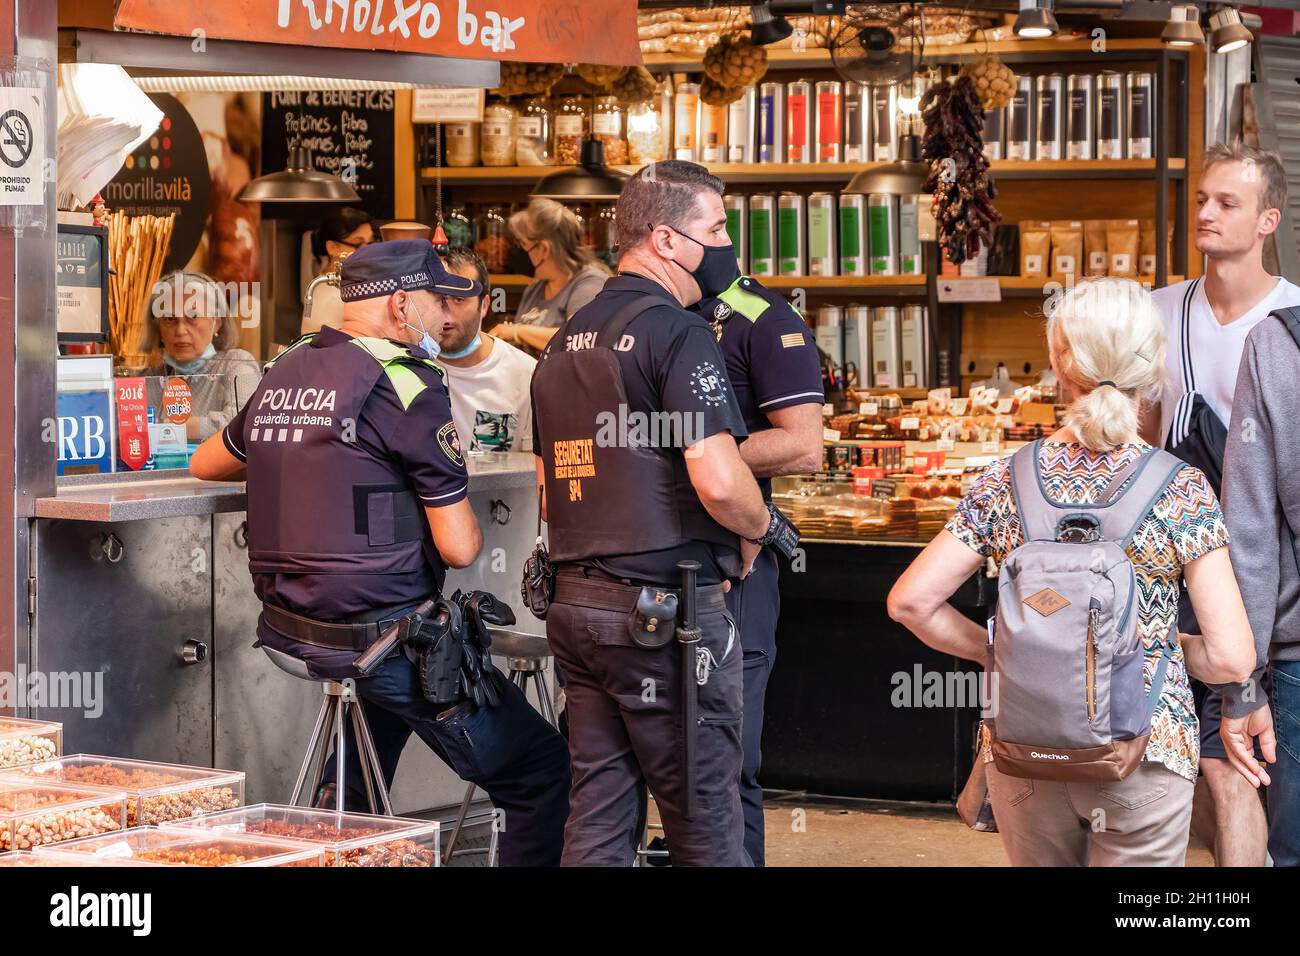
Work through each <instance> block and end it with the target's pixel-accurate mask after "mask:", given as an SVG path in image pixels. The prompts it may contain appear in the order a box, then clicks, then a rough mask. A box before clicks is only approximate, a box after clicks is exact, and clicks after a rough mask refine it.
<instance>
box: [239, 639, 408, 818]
mask: <svg viewBox="0 0 1300 956" xmlns="http://www.w3.org/2000/svg"><path fill="white" fill-rule="evenodd" d="M262 650H263V651H265V652H266V655H267V656H268V657H269V658H271V660H272V661H274V662H275V664H276V666H277V667H279V668H280V670H282V671H284V672H285V673H287V674H292V675H293V676H294V677H298V678H300V679H302V680H315V681H318V683H319V684H320V685H321V691H322V699H321V704H320V712H319V713H318V714H317V715H316V726H315V727H313V728H312V732H311V737H310V738H309V739H308V741H307V752H306V753H305V754H303V758H302V766H301V768H299V770H298V779H297V781H296V782H295V783H294V785H293V796H291V797H290V798H289V805H290V806H295V807H296V806H298V805H299V801H300V800H301V799H302V792H303V786H304V784H305V783H306V782H307V773H308V771H309V770H310V769H311V768H312V766H315V768H316V770H315V774H314V776H313V779H312V785H311V790H310V795H311V798H314V797H315V795H316V793H317V792H319V790H320V785H321V778H322V777H323V776H324V775H325V761H326V759H327V758H328V756H329V753H330V750H331V744H332V745H333V751H334V753H335V755H336V758H335V761H334V763H335V773H336V775H337V778H338V779H337V781H336V784H335V808H336V809H337V810H338V811H339V812H340V813H342V812H343V807H344V800H345V799H346V794H347V780H346V773H347V726H348V721H349V720H351V722H352V732H353V736H355V737H356V740H357V746H358V747H359V748H360V750H361V777H362V780H363V782H364V784H365V790H366V801H367V803H368V804H369V805H370V812H371V813H382V814H384V815H385V816H390V817H391V816H392V815H393V805H392V803H391V802H390V801H389V798H388V788H387V786H385V784H384V771H383V768H382V766H381V765H380V763H379V753H378V752H377V751H376V750H375V741H374V738H373V737H371V735H370V724H369V723H368V722H367V721H366V712H365V710H364V708H363V707H362V705H361V698H360V697H358V696H357V688H356V683H355V682H354V681H353V680H351V679H348V680H344V681H333V680H320V679H319V678H316V677H312V676H311V674H309V673H308V671H307V665H306V664H305V663H304V662H302V661H300V660H299V659H298V658H296V657H291V656H290V655H288V654H284V653H282V652H280V651H277V650H275V649H273V648H270V647H266V646H265V645H263V647H262ZM381 808H382V809H381Z"/></svg>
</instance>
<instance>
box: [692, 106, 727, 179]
mask: <svg viewBox="0 0 1300 956" xmlns="http://www.w3.org/2000/svg"><path fill="white" fill-rule="evenodd" d="M699 148H700V161H701V162H705V163H721V162H725V161H726V159H727V108H726V107H725V106H710V105H709V104H708V103H705V102H704V101H703V100H701V101H700V142H699Z"/></svg>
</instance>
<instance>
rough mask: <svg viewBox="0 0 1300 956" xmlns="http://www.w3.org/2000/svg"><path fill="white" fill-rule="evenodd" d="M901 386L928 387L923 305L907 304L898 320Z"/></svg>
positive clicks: (928, 365)
mask: <svg viewBox="0 0 1300 956" xmlns="http://www.w3.org/2000/svg"><path fill="white" fill-rule="evenodd" d="M898 338H899V357H900V358H901V360H902V371H901V374H902V377H903V382H902V387H903V388H929V385H930V379H929V371H930V334H929V326H928V323H927V322H926V309H925V306H923V305H907V306H904V307H903V314H902V316H901V318H900V322H899V330H898Z"/></svg>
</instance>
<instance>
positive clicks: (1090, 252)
mask: <svg viewBox="0 0 1300 956" xmlns="http://www.w3.org/2000/svg"><path fill="white" fill-rule="evenodd" d="M1107 266H1108V263H1107V261H1106V220H1105V219H1085V220H1084V221H1083V274H1084V275H1086V276H1104V275H1105V274H1106V269H1107Z"/></svg>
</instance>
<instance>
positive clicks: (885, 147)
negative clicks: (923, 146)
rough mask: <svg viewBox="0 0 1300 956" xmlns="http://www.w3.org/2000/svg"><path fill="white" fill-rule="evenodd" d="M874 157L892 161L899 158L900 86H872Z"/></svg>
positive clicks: (878, 160)
mask: <svg viewBox="0 0 1300 956" xmlns="http://www.w3.org/2000/svg"><path fill="white" fill-rule="evenodd" d="M871 142H872V157H871V158H872V159H874V160H875V161H876V162H878V163H884V162H888V163H892V162H895V161H896V160H897V159H898V87H897V86H873V87H872V88H871Z"/></svg>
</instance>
